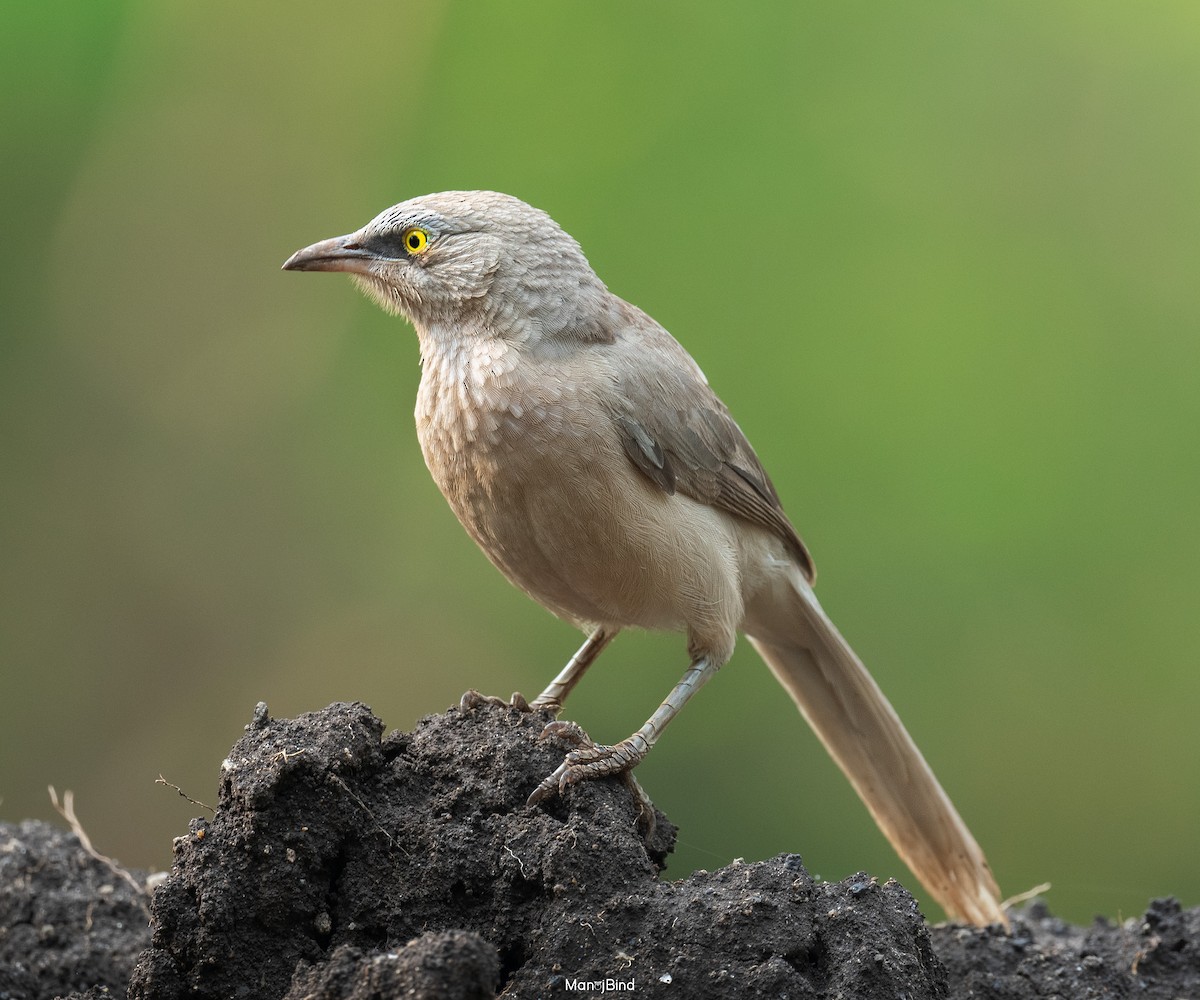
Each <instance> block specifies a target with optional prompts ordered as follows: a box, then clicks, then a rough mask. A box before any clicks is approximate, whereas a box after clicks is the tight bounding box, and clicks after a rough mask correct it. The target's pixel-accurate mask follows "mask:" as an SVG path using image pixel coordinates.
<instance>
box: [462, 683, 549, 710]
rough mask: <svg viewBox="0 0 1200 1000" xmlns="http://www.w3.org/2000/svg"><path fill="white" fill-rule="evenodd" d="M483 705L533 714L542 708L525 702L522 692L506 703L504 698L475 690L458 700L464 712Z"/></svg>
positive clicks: (515, 693) (516, 693) (515, 694)
mask: <svg viewBox="0 0 1200 1000" xmlns="http://www.w3.org/2000/svg"><path fill="white" fill-rule="evenodd" d="M481 705H496V706H498V707H499V708H515V709H516V710H517V711H518V712H533V711H536V710H537V709H539V708H540V707H541V706H540V705H538V704H537V703H536V702H535V703H534V704H533V705H530V704H529V702H527V701H526V700H525V696H524V695H523V694H521V692H520V691H514V692H513V693H512V697H511V698H509V699H508V701H505V700H504V699H503V698H497V697H496V696H495V695H491V694H480V693H479V692H478V691H476V690H475V689H474V688H472V689H471V690H469V691H467V692H465V693H464V694H463V696H462V697H461V698H460V699H459V700H458V707H459V708H461V709H462V710H463V711H464V712H469V711H471V710H472V709H475V708H479V707H480V706H481Z"/></svg>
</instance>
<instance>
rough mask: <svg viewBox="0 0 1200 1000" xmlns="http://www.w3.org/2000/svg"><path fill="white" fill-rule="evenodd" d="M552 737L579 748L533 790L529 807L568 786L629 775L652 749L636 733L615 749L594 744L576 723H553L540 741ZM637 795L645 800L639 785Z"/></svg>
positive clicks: (543, 731) (544, 731) (613, 746)
mask: <svg viewBox="0 0 1200 1000" xmlns="http://www.w3.org/2000/svg"><path fill="white" fill-rule="evenodd" d="M549 736H560V737H563V738H564V739H567V740H569V741H570V742H572V743H574V744H575V745H576V749H574V750H572V751H570V753H568V754H567V756H566V758H565V759H564V760H563V762H562V763H561V764H559V766H558V767H557V768H555V770H554V772H553V773H552V774H550V775H548V776H547V777H546V778H545V779H544V780H543V781H542V783H541V784H540V785H538V786H537V788H535V789H534V790H533V794H532V795H530V796H529V801H528V804H529V805H537V804H538V803H539V802H544V801H545V800H546V799H548V798H549V797H550V796H551V795H553V794H554V793H555V792H558V794H560V795H561V794H562V793H563V792H565V791H566V790H567V787H568V786H570V785H574V784H575V783H576V782H579V781H590V780H591V779H593V778H603V777H607V776H608V775H610V774H628V773H629V772H630V771H632V770H633V768H635V767H636V766H637V765H638V764H639V763H641V760H642V758H643V757H645V756H646V754H647V753H648V752H649V750H650V748H649V747H648V746H647V745H646V742H645V740H643V739H642V738H641V737H640V736H638V735H636V734H635V735H633V736H630V737H629V738H628V739H624V740H622V741H621V742H620V743H615V744H613V745H612V746H609V745H607V744H605V743H593V742H592V741H591V740H590V739H589V738H588V736H587V734H586V733H585V732H584V731H583V730H582V729H580V728H579V726H577V725H575V723H573V722H551V723H550V724H549V725H547V726H546V728H545V729H543V730H542V735H541V737H540V738H541V739H546V738H547V737H549ZM630 777H631V778H632V775H630ZM635 794H638V795H639V799H640V800H644V799H645V792H642V791H641V786H640V785H638V786H637V793H635Z"/></svg>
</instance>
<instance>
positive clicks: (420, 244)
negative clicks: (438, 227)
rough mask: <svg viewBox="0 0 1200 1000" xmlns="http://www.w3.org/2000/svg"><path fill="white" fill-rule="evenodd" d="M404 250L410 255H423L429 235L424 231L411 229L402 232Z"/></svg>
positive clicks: (415, 228) (427, 244)
mask: <svg viewBox="0 0 1200 1000" xmlns="http://www.w3.org/2000/svg"><path fill="white" fill-rule="evenodd" d="M403 238H404V249H405V250H407V251H408V252H409V253H410V254H418V253H424V252H425V250H426V248H427V247H428V246H429V233H427V232H426V231H425V230H424V229H418V228H417V227H415V226H414V227H413V228H412V229H406V230H404V237H403Z"/></svg>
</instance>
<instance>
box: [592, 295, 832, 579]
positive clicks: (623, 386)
mask: <svg viewBox="0 0 1200 1000" xmlns="http://www.w3.org/2000/svg"><path fill="white" fill-rule="evenodd" d="M630 310H631V311H632V312H633V313H634V315H632V316H630V319H631V320H632V322H631V323H630V324H629V326H628V327H626V329H625V330H623V331H622V332H621V334H619V335H618V337H617V340H616V343H615V344H613V345H611V348H610V349H614V350H617V351H621V352H631V353H632V357H631V358H630V360H629V361H627V362H626V363H623V364H621V365H620V366H617V367H616V368H615V370H616V371H618V372H619V373H620V374H619V375H618V376H617V389H618V390H619V391H618V393H617V394H616V398H617V399H618V400H619V403H618V406H619V407H620V410H619V411H618V412H614V413H613V422H614V425H615V427H616V430H617V433H618V435H619V436H620V439H621V444H622V446H623V447H624V449H625V454H626V455H628V456H629V458H630V461H632V462H633V464H634V465H635V466H636V467H637V468H638V469H639V470H641V472H642V473H643V474H645V476H646V477H647V478H648V479H650V481H651V482H653V483H654V484H655V485H656V486H658V487H659V488H660V489H661V490H663V492H664V493H668V494H672V493H675V492H676V491H678V492H680V493H683V494H684V495H686V496H689V497H691V498H692V499H693V500H698V501H700V502H701V503H707V504H711V505H712V506H714V507H719V508H721V509H722V510H726V511H728V512H729V513H731V514H734V515H736V516H737V517H741V518H745V519H746V520H747V521H751V522H753V523H755V524H758V525H761V526H762V527H764V528H766V529H767V530H768V531H771V532H773V533H774V534H776V535H778V536H779V537H780V538H781V539H783V541H784V542H786V543H787V546H788V548H789V549H790V550H791V551H792V554H793V555H794V556H795V557H796V559H797V561H798V562H799V563H800V565H801V567H802V568H803V570H804V573H805V575H806V576H807V577H808V579H809V581H810V582H811V581H813V580H814V579H815V578H816V571H815V569H814V567H813V561H812V557H811V556H810V555H809V553H808V549H807V548H805V546H804V542H802V541H801V540H800V536H799V535H798V534H797V533H796V529H795V528H793V527H792V524H791V522H790V521H789V520H788V519H787V515H786V514H784V512H783V508H782V506H781V505H780V503H779V495H778V494H777V493H776V492H775V487H774V486H773V485H772V484H771V480H770V477H769V476H768V475H767V473H766V470H765V469H763V467H762V463H761V462H759V460H758V456H757V455H755V453H754V449H753V448H752V447H751V446H750V442H749V441H748V440H746V435H745V434H743V433H742V430H741V428H740V427H738V425H737V423H736V422H735V421H734V419H733V417H732V416H730V413H729V410H728V409H727V408H726V406H725V404H724V403H722V402H721V400H720V399H719V398H718V397H717V394H716V393H714V392H713V391H712V389H711V388H709V385H708V382H707V380H706V379H705V378H704V374H703V373H702V372H701V371H700V369H699V367H698V366H697V365H696V363H695V361H693V360H692V358H691V355H689V354H688V353H687V352H686V351H685V350H684V349H683V347H681V346H680V344H679V343H678V341H676V340H675V339H674V338H673V337H672V336H671V335H670V334H669V333H667V332H666V330H664V329H663V328H662V327H661V326H659V325H658V324H657V323H655V322H654V320H652V319H650V318H649V317H648V316H646V315H645V314H644V313H642V312H641V311H640V310H635V309H634V308H633V307H632V306H631V307H630Z"/></svg>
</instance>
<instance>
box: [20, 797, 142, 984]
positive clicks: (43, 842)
mask: <svg viewBox="0 0 1200 1000" xmlns="http://www.w3.org/2000/svg"><path fill="white" fill-rule="evenodd" d="M127 874H129V875H131V876H132V877H133V880H134V881H135V882H138V883H142V884H144V883H145V873H142V872H130V873H127ZM148 918H149V898H148V897H147V896H146V895H145V893H144V892H143V891H139V890H138V889H135V888H134V886H133V885H131V884H130V882H129V881H127V880H126V879H125V878H123V877H121V876H120V875H119V874H117V873H115V872H114V871H113V870H112V869H111V868H109V867H108V866H107V865H105V864H104V863H103V862H101V861H99V860H97V859H96V858H94V857H92V856H91V855H89V854H88V853H87V852H85V851H84V849H83V847H82V846H81V845H80V843H79V840H78V839H77V838H76V837H75V835H74V834H71V833H67V832H66V831H65V830H60V829H58V828H57V827H53V826H51V825H50V824H49V823H41V822H38V821H35V820H26V821H25V822H23V823H19V824H9V823H0V1000H9V998H11V1000H26V998H29V1000H34V998H40V997H54V996H58V995H59V994H64V993H69V992H71V991H72V990H87V989H89V988H90V987H96V986H107V987H109V988H110V989H112V991H113V993H114V995H116V996H124V995H125V987H126V985H127V984H128V982H129V975H130V973H131V972H132V971H133V966H134V963H135V962H136V961H137V957H138V955H139V954H140V953H141V951H142V949H143V948H145V947H146V945H148V944H149V943H150V929H149V928H148V927H147V921H148Z"/></svg>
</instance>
